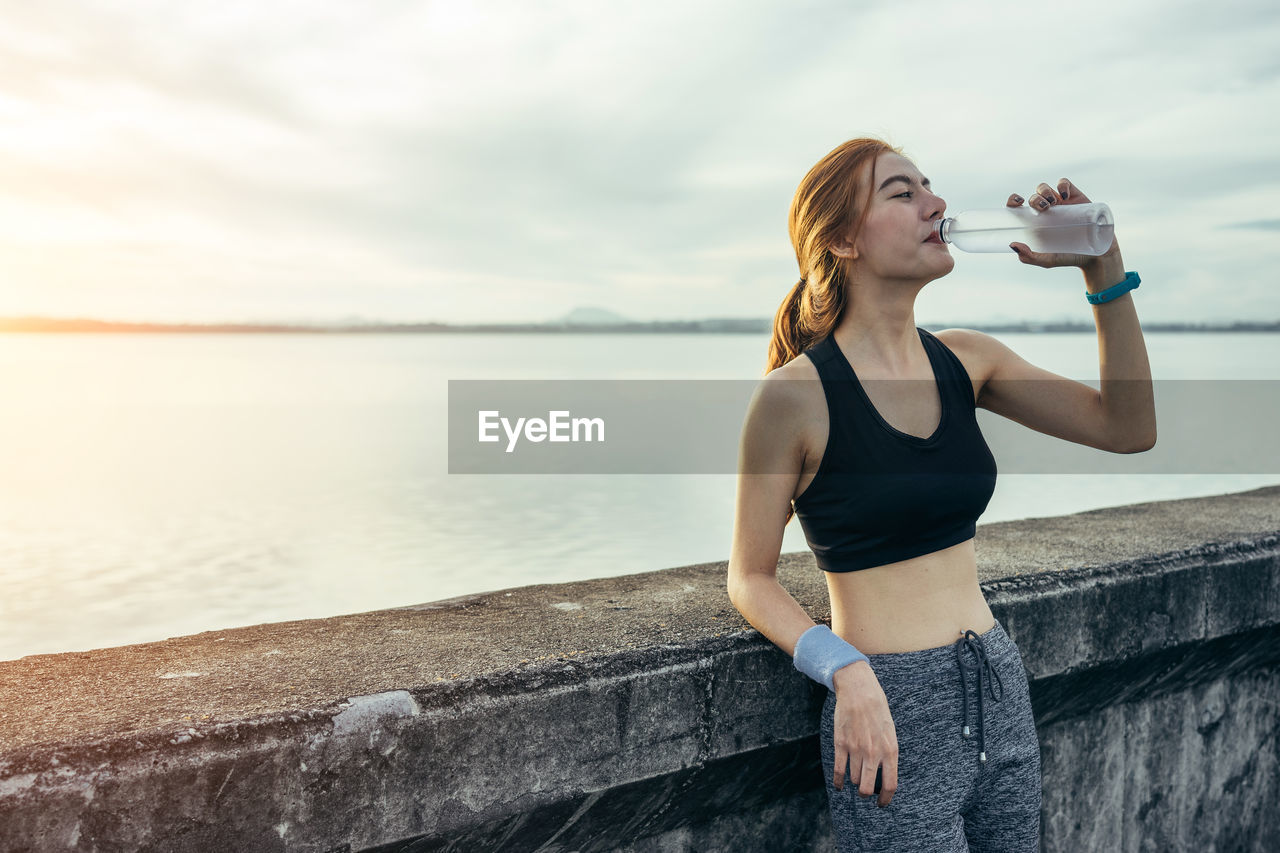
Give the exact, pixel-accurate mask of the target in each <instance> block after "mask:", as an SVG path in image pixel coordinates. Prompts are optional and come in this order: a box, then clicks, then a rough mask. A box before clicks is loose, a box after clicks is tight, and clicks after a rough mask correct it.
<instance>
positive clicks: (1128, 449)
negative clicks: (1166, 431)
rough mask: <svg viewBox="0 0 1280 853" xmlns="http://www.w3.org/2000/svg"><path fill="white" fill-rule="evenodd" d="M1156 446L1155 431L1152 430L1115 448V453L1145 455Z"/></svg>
mask: <svg viewBox="0 0 1280 853" xmlns="http://www.w3.org/2000/svg"><path fill="white" fill-rule="evenodd" d="M1155 446H1156V431H1155V430H1154V429H1153V430H1151V432H1149V433H1145V434H1143V435H1140V436H1137V437H1134V438H1130V439H1129V440H1128V441H1127V442H1125V443H1124V444H1121V445H1120V446H1119V447H1117V448H1116V453H1145V452H1146V451H1148V450H1150V449H1151V448H1153V447H1155Z"/></svg>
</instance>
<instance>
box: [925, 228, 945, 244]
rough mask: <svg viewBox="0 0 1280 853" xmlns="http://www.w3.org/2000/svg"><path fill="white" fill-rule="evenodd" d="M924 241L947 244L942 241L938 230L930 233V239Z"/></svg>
mask: <svg viewBox="0 0 1280 853" xmlns="http://www.w3.org/2000/svg"><path fill="white" fill-rule="evenodd" d="M924 242H926V243H937V244H939V245H945V244H944V243H943V242H942V238H941V237H939V236H938V232H937V231H934V232H933V233H932V234H930V235H929V239H927V240H925V241H924Z"/></svg>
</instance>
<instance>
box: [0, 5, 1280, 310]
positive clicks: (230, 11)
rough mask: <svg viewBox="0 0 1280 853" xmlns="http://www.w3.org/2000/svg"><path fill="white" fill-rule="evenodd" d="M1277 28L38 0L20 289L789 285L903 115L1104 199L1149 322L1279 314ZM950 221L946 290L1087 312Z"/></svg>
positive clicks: (10, 202) (2, 224)
mask: <svg viewBox="0 0 1280 853" xmlns="http://www.w3.org/2000/svg"><path fill="white" fill-rule="evenodd" d="M978 10H980V11H978ZM1278 47H1280V6H1277V5H1276V4H1274V3H1269V2H1265V1H1264V0H1249V2H1235V1H1234V0H1226V2H1219V3H1215V4H1212V5H1210V4H1205V3H1203V2H1195V3H1189V2H1168V0H1160V2H1156V0H1135V2H1129V3H1123V4H1122V3H1115V2H1096V1H1095V0H1085V2H1075V3H1071V4H1028V3H1025V2H1007V3H1004V2H990V3H979V4H962V3H957V2H954V0H946V2H942V0H899V1H898V2H892V3H888V2H885V3H870V2H868V3H862V2H858V3H853V2H794V0H793V2H756V1H755V0H750V1H749V2H748V1H746V0H714V2H704V0H695V2H690V0H678V2H668V0H646V2H643V3H609V2H590V1H589V0H574V1H573V2H561V1H560V0H538V2H528V0H515V2H508V0H501V2H499V1H498V0H485V2H474V3H472V2H460V0H450V2H414V3H409V2H389V0H372V1H371V2H365V3H335V2H328V0H307V1H306V2H294V0H277V2H274V3H270V4H262V3H259V2H239V0H235V2H231V0H217V2H203V0H189V2H183V3H172V2H168V0H164V2H160V1H159V0H157V1H156V2H152V0H109V1H108V2H98V0H79V2H68V0H42V2H40V3H17V2H10V3H6V4H5V8H4V14H3V15H0V316H22V315H41V316H52V317H96V318H102V319H113V320H136V321H155V322H245V321H249V322H280V321H283V322H332V321H351V320H367V321H387V322H433V321H434V322H453V323H474V322H530V321H532V322H537V321H543V320H550V319H554V318H557V317H560V316H563V315H564V314H566V313H568V312H569V311H570V310H572V309H573V308H575V307H578V306H596V307H600V308H605V309H608V310H610V311H614V312H617V313H619V314H622V315H624V316H626V317H629V318H632V319H636V320H667V319H690V318H703V317H772V316H773V314H774V312H775V311H776V309H777V307H778V305H779V303H780V302H781V300H782V299H783V297H784V296H785V295H786V293H787V291H788V290H789V289H790V287H791V285H792V284H793V283H794V282H795V281H796V278H797V277H798V274H799V270H798V268H797V265H796V259H795V253H794V250H793V249H792V247H791V244H790V239H789V237H788V234H787V212H788V207H789V205H790V203H791V199H792V196H793V195H794V193H795V190H796V187H797V186H798V184H799V182H800V180H801V178H803V176H804V175H805V173H806V172H807V171H808V170H809V168H810V167H811V166H812V165H813V164H814V163H815V162H817V160H818V159H820V158H821V157H822V156H823V155H824V154H826V153H827V152H828V151H830V150H831V149H832V148H834V147H836V146H837V145H839V144H840V143H841V142H843V141H845V140H847V139H850V138H853V137H856V136H878V137H880V138H882V139H885V140H886V141H888V142H890V143H891V144H893V145H897V146H901V147H902V148H903V151H904V153H905V154H906V155H907V156H908V157H910V158H911V159H912V160H913V162H915V164H916V165H917V166H918V167H919V169H920V170H921V171H922V172H923V173H924V174H925V175H926V176H928V177H929V178H930V179H931V182H932V187H933V189H934V191H935V192H937V193H938V194H939V195H941V196H942V197H943V198H944V199H946V200H947V204H948V208H947V210H948V213H955V212H959V211H963V210H968V209H977V208H983V207H999V206H1002V205H1003V204H1004V203H1005V200H1006V198H1007V197H1008V195H1009V194H1010V193H1013V192H1017V193H1019V194H1021V195H1023V196H1024V197H1026V196H1029V195H1030V194H1031V193H1032V192H1033V191H1034V190H1035V187H1036V185H1037V184H1038V183H1040V182H1041V181H1044V182H1047V183H1049V184H1051V185H1056V183H1057V181H1058V179H1059V178H1063V177H1067V178H1070V179H1071V180H1072V182H1073V183H1074V184H1075V185H1076V186H1077V187H1079V188H1080V189H1081V190H1083V191H1084V192H1085V193H1086V194H1087V195H1088V196H1089V197H1090V198H1091V199H1093V200H1095V201H1104V202H1106V203H1107V204H1108V205H1110V206H1111V209H1112V211H1113V213H1114V215H1115V219H1116V237H1117V240H1119V241H1120V245H1121V248H1122V252H1123V257H1124V260H1125V266H1126V268H1127V269H1133V270H1137V271H1138V272H1139V274H1140V275H1141V276H1142V285H1141V287H1140V289H1139V290H1137V291H1134V301H1135V304H1136V305H1137V307H1138V314H1139V317H1140V318H1141V319H1142V320H1144V321H1151V322H1178V321H1184V322H1214V321H1231V320H1267V321H1274V320H1277V319H1280V275H1277V270H1278V268H1280V240H1277V237H1278V236H1280V212H1277V207H1276V205H1277V203H1278V201H1280V145H1278V144H1277V143H1278V142H1280V134H1278V133H1277V130H1278V129H1280V118H1277V116H1280V50H1277V48H1278ZM950 251H951V252H952V254H953V256H955V257H956V265H955V269H954V270H953V271H952V272H951V273H950V274H949V275H947V276H945V277H944V278H941V279H938V280H936V281H934V282H931V283H930V284H929V285H927V286H926V287H925V289H924V290H923V291H922V292H921V293H920V295H919V296H918V297H917V301H916V321H917V322H918V323H921V324H925V323H942V322H945V323H955V324H963V323H979V322H984V321H985V322H1000V321H1008V320H1019V319H1026V320H1062V319H1070V320H1078V321H1082V322H1089V321H1091V319H1092V309H1091V308H1090V307H1089V306H1088V304H1087V303H1086V301H1085V299H1084V281H1083V277H1082V275H1081V274H1080V271H1079V270H1078V269H1054V270H1044V269H1039V268H1035V267H1030V266H1026V265H1024V264H1021V263H1020V262H1019V261H1018V260H1017V259H1016V258H1015V257H1014V256H1013V255H1012V253H1010V254H1008V255H1004V254H969V253H964V252H961V251H960V250H958V249H956V248H954V247H953V248H952V249H951V250H950Z"/></svg>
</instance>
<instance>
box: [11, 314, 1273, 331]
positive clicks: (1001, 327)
mask: <svg viewBox="0 0 1280 853" xmlns="http://www.w3.org/2000/svg"><path fill="white" fill-rule="evenodd" d="M922 325H924V326H925V327H927V328H929V329H931V330H937V329H947V328H952V326H949V325H947V324H944V323H928V324H922ZM955 325H956V326H959V327H962V328H966V329H976V330H978V331H981V332H1030V333H1054V332H1094V331H1096V328H1095V327H1094V325H1093V324H1092V323H1080V322H1032V321H1017V322H1008V323H961V324H955ZM771 328H772V321H771V320H767V319H711V320H658V321H653V322H647V323H640V322H630V323H566V322H557V323H487V324H454V323H357V324H343V323H329V324H315V325H298V324H288V323H126V322H116V321H111V320H87V319H80V318H75V319H57V318H48V317H8V318H0V333H4V332H39V333H49V332H110V333H131V334H136V333H147V332H164V333H175V332H179V333H186V334H229V333H230V334H244V333H270V334H335V333H337V334H475V333H479V332H484V333H539V334H584V333H585V334H693V335H705V334H713V335H717V334H718V335H724V334H768V332H769V331H770V329H771ZM1142 330H1143V331H1144V332H1280V320H1275V321H1270V322H1265V321H1264V322H1255V321H1249V322H1246V321H1241V320H1237V321H1234V322H1231V323H1143V324H1142Z"/></svg>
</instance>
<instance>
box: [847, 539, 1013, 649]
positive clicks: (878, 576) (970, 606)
mask: <svg viewBox="0 0 1280 853" xmlns="http://www.w3.org/2000/svg"><path fill="white" fill-rule="evenodd" d="M824 574H825V575H826V576H827V589H828V591H829V593H830V595H831V630H832V632H834V633H835V634H836V635H837V636H840V637H842V638H844V639H845V640H846V641H848V642H850V643H852V644H853V646H854V647H855V648H856V649H858V651H860V652H863V653H864V654H869V655H870V654H886V653H890V652H914V651H919V650H921V649H933V648H937V647H939V646H947V645H951V644H953V643H955V642H956V640H958V639H960V638H961V637H962V636H963V635H964V632H965V631H966V630H973V631H974V632H976V633H978V634H982V633H985V632H986V631H988V630H990V629H991V628H992V627H993V626H994V625H995V616H993V615H992V613H991V608H989V607H988V606H987V600H986V598H984V597H983V595H982V589H981V587H979V586H978V563H977V559H976V557H975V552H974V546H973V540H972V539H968V540H965V541H964V542H961V543H959V544H956V545H952V546H951V547H950V548H944V549H942V550H941V551H934V552H933V553H931V554H923V555H921V556H919V557H912V558H911V559H909V560H901V561H899V562H897V563H888V564H886V565H883V566H876V567H875V568H873V569H862V570H860V571H856V572H824Z"/></svg>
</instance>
